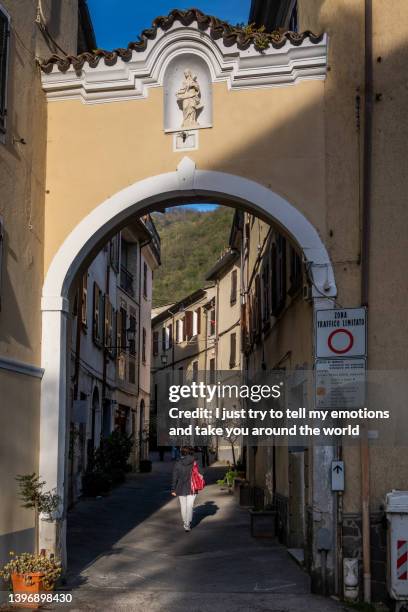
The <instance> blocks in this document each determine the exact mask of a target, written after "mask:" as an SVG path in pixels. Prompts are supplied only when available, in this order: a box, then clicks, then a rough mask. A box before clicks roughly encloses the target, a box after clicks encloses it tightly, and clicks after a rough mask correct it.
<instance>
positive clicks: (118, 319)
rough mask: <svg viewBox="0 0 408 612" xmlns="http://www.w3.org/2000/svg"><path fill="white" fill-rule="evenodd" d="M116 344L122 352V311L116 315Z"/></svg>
mask: <svg viewBox="0 0 408 612" xmlns="http://www.w3.org/2000/svg"><path fill="white" fill-rule="evenodd" d="M116 344H117V347H118V350H120V349H121V347H122V309H119V310H118V311H117V313H116Z"/></svg>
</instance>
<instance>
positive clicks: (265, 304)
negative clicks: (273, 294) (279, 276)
mask: <svg viewBox="0 0 408 612" xmlns="http://www.w3.org/2000/svg"><path fill="white" fill-rule="evenodd" d="M269 279H270V272H269V261H268V259H266V260H264V265H263V269H262V322H263V325H264V327H265V326H266V325H267V324H268V322H269V317H270V289H269Z"/></svg>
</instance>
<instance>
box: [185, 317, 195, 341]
mask: <svg viewBox="0 0 408 612" xmlns="http://www.w3.org/2000/svg"><path fill="white" fill-rule="evenodd" d="M184 331H185V339H186V340H187V341H189V340H191V338H192V337H193V313H192V311H191V310H187V312H186V316H185V318H184Z"/></svg>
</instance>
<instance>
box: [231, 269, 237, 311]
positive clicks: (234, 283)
mask: <svg viewBox="0 0 408 612" xmlns="http://www.w3.org/2000/svg"><path fill="white" fill-rule="evenodd" d="M237 284H238V273H237V270H233V271H232V272H231V296H230V302H231V305H232V304H235V302H236V301H237Z"/></svg>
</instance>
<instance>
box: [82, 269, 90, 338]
mask: <svg viewBox="0 0 408 612" xmlns="http://www.w3.org/2000/svg"><path fill="white" fill-rule="evenodd" d="M81 322H82V325H83V327H87V325H88V272H85V274H84V275H83V277H82V301H81Z"/></svg>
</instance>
